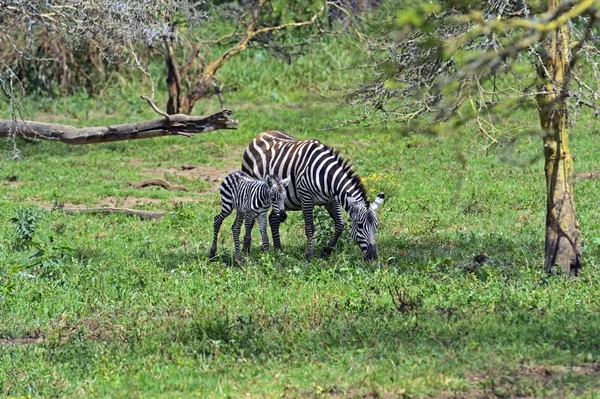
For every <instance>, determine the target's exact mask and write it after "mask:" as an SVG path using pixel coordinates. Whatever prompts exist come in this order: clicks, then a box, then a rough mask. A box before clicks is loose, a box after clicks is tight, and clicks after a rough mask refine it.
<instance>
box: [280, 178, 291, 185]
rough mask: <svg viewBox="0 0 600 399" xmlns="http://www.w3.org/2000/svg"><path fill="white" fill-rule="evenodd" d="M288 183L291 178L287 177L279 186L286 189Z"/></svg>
mask: <svg viewBox="0 0 600 399" xmlns="http://www.w3.org/2000/svg"><path fill="white" fill-rule="evenodd" d="M290 181H292V178H291V176H288V177H286V178H285V179H283V180H282V181H281V185H282V186H283V187H287V186H288V185H289V184H290Z"/></svg>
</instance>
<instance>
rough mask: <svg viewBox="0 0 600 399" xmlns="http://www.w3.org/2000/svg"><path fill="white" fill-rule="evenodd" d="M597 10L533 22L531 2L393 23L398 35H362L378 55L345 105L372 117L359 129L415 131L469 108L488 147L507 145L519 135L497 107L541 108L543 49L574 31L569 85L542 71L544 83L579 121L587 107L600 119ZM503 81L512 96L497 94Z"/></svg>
mask: <svg viewBox="0 0 600 399" xmlns="http://www.w3.org/2000/svg"><path fill="white" fill-rule="evenodd" d="M452 4H455V5H456V4H458V3H456V2H453V3H452ZM598 9H599V2H598V0H579V1H575V0H570V1H565V2H563V3H562V4H561V5H560V6H559V7H556V8H554V9H552V10H549V11H547V12H543V13H541V14H534V12H533V11H532V10H531V9H530V8H529V6H528V3H527V2H526V1H525V0H492V1H490V2H487V3H485V8H483V9H481V10H472V9H466V10H465V9H460V7H455V6H452V5H449V4H448V3H446V2H441V6H440V8H439V9H437V10H435V11H433V12H430V13H429V14H427V13H425V14H424V15H423V21H426V23H425V22H423V24H422V25H418V24H417V26H408V25H406V24H404V25H402V26H399V25H398V24H395V22H393V23H392V26H391V27H389V26H388V27H386V30H388V31H390V32H391V33H390V34H387V35H384V36H383V37H372V36H370V37H364V38H363V39H364V42H365V43H366V46H367V51H368V53H369V54H371V55H372V58H371V61H370V63H369V64H368V65H366V67H368V70H369V71H370V73H372V76H371V79H369V80H368V83H366V84H363V85H361V86H359V87H357V88H355V89H353V90H350V91H347V92H345V93H344V98H345V100H346V102H347V103H348V104H353V105H360V106H362V107H363V109H364V117H363V118H360V119H359V120H358V122H362V121H363V120H364V119H365V118H370V119H373V118H374V117H376V120H379V121H381V122H382V123H389V122H410V123H411V124H414V122H415V121H416V119H417V118H418V117H421V116H425V115H427V114H430V115H431V117H429V118H424V121H423V124H422V125H417V126H421V127H422V128H423V129H430V128H435V127H436V126H437V125H438V124H439V122H444V121H447V120H448V119H449V118H450V117H453V116H455V115H456V114H457V113H458V114H459V113H460V112H459V110H461V109H462V105H463V103H464V102H465V101H467V103H468V104H469V107H468V109H469V110H470V111H471V112H472V114H473V115H474V119H473V120H474V123H475V124H476V126H477V128H478V130H479V131H480V132H481V133H482V135H483V137H485V138H486V140H487V141H488V144H495V143H500V140H499V137H501V136H502V135H503V134H507V132H510V130H512V129H510V130H508V131H507V130H504V131H503V130H501V129H500V128H499V127H498V126H496V124H495V123H494V119H493V118H492V117H491V116H490V115H491V111H492V109H496V110H499V109H500V108H501V107H504V109H518V108H520V107H524V106H535V104H536V103H535V99H536V96H537V95H539V94H543V93H544V92H543V91H541V90H543V89H540V88H539V87H538V85H537V80H536V78H537V71H536V68H530V67H528V65H531V64H535V65H537V67H538V68H542V69H543V68H544V62H543V58H544V57H545V54H544V53H543V51H544V50H543V46H541V43H542V41H543V40H545V38H546V37H547V36H548V34H549V33H551V32H553V31H554V30H556V29H557V28H558V27H560V26H562V25H564V24H568V25H569V28H570V31H571V35H572V37H573V42H574V43H575V44H574V45H573V46H572V47H571V49H570V59H571V63H570V65H569V70H568V76H567V79H565V83H559V82H556V81H554V79H553V77H552V75H551V74H550V73H548V71H544V70H543V74H544V78H545V79H547V80H548V82H549V83H550V85H549V86H548V85H547V87H553V90H554V91H555V92H556V93H559V94H560V95H561V96H563V97H567V98H569V99H570V100H571V101H570V102H569V104H570V106H571V112H570V116H571V122H573V121H574V120H575V119H576V118H577V115H578V112H579V108H580V107H582V106H585V107H589V108H591V109H593V110H594V112H595V114H596V115H598V114H599V113H600V107H599V100H600V88H599V87H598V86H599V82H600V67H599V57H600V50H599V49H598V47H597V46H598V43H600V31H599V30H598V29H597V21H598V20H599V19H600V12H599V11H598ZM392 18H394V17H392ZM578 60H579V61H578ZM584 74H586V75H587V76H590V75H592V77H593V78H592V79H590V78H587V77H586V78H584ZM501 76H502V77H503V79H505V81H508V83H509V85H510V87H509V88H498V87H497V85H496V78H497V77H501ZM504 87H506V86H504ZM461 112H462V111H461ZM353 122H357V121H353ZM413 127H414V126H413ZM486 147H487V146H486Z"/></svg>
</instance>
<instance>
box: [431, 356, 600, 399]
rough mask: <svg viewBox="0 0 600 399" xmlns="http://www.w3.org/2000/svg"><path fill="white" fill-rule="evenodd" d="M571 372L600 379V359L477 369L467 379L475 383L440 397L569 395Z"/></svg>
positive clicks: (574, 374) (559, 396)
mask: <svg viewBox="0 0 600 399" xmlns="http://www.w3.org/2000/svg"><path fill="white" fill-rule="evenodd" d="M569 376H589V377H595V378H596V381H599V382H600V363H587V364H581V365H578V366H541V365H529V366H522V367H520V368H519V369H516V370H507V371H506V372H502V371H497V372H490V373H474V374H471V375H468V376H467V377H466V378H465V379H466V380H467V381H468V382H470V383H471V384H470V385H471V387H470V388H469V390H468V391H463V392H456V393H455V392H442V393H440V394H439V395H437V396H433V397H436V398H444V399H450V398H457V399H458V398H467V399H471V398H514V397H521V398H532V397H538V396H539V395H540V394H542V393H543V395H544V396H545V397H553V398H561V397H565V396H567V392H565V387H566V386H568V384H567V383H565V382H564V380H565V378H566V377H569Z"/></svg>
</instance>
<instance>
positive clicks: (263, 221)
mask: <svg viewBox="0 0 600 399" xmlns="http://www.w3.org/2000/svg"><path fill="white" fill-rule="evenodd" d="M258 227H259V228H260V235H261V236H262V249H263V252H269V233H267V212H263V213H261V214H260V215H258Z"/></svg>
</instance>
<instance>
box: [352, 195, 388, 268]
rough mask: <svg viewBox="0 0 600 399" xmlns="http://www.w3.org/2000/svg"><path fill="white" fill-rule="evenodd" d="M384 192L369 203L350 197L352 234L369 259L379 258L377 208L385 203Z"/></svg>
mask: <svg viewBox="0 0 600 399" xmlns="http://www.w3.org/2000/svg"><path fill="white" fill-rule="evenodd" d="M383 199H384V194H383V192H381V193H379V194H378V195H377V198H375V201H373V202H372V203H371V204H370V205H369V204H360V203H358V202H357V201H356V200H355V199H354V198H348V203H349V204H350V209H351V212H350V217H351V218H352V224H351V225H350V234H351V235H352V239H353V240H354V241H355V242H356V243H357V244H358V246H359V247H360V249H361V251H362V252H363V254H364V255H365V257H366V258H367V259H369V260H371V259H377V247H376V245H375V235H376V233H377V215H376V214H375V210H376V209H377V208H379V206H380V205H381V204H383Z"/></svg>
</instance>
